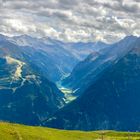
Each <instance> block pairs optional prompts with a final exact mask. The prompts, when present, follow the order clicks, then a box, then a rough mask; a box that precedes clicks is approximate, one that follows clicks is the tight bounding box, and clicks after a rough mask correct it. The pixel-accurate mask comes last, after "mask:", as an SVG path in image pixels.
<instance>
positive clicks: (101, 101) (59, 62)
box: [0, 35, 140, 131]
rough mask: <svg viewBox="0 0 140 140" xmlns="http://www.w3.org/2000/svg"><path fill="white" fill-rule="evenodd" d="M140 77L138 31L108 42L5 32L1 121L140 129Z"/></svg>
mask: <svg viewBox="0 0 140 140" xmlns="http://www.w3.org/2000/svg"><path fill="white" fill-rule="evenodd" d="M139 77H140V38H138V37H135V36H127V37H125V38H124V39H122V40H120V41H119V42H117V43H114V44H106V43H103V42H96V43H94V42H87V43H83V42H78V43H66V42H62V41H59V40H53V39H51V38H33V37H30V36H27V35H22V36H15V37H7V36H3V35H0V120H4V121H10V122H17V123H23V124H29V125H43V126H48V127H53V128H61V129H71V130H99V129H113V130H131V131H136V130H138V131H139V130H140V110H139V106H140V103H139V99H140V95H139V92H140V88H139V87H140V78H139ZM58 83H59V86H58ZM58 88H60V89H61V88H64V89H66V90H69V91H71V92H70V93H63V92H64V91H63V90H60V89H58ZM72 97H74V98H72ZM67 98H72V100H69V99H67ZM67 100H69V102H66V101H67Z"/></svg>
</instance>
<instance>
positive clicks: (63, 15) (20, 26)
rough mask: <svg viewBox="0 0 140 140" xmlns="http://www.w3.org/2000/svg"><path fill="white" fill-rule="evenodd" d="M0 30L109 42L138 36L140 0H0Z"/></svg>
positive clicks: (12, 34) (74, 39) (10, 33)
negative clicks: (129, 36)
mask: <svg viewBox="0 0 140 140" xmlns="http://www.w3.org/2000/svg"><path fill="white" fill-rule="evenodd" d="M0 33H1V34H4V35H9V36H14V35H22V34H27V35H30V36H35V37H51V38H53V39H58V40H62V41H66V42H78V41H84V42H88V41H103V42H107V43H112V42H116V41H118V40H120V39H122V38H123V37H125V36H127V35H135V36H139V35H140V0H0Z"/></svg>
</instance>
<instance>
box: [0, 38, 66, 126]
mask: <svg viewBox="0 0 140 140" xmlns="http://www.w3.org/2000/svg"><path fill="white" fill-rule="evenodd" d="M32 53H35V51H34V50H31V51H30V50H29V49H25V50H24V48H22V47H20V46H16V45H14V44H12V43H10V42H8V41H7V40H5V39H2V40H1V41H0V120H6V121H11V122H18V123H24V124H32V125H40V124H41V121H42V120H43V119H46V118H47V117H48V116H49V115H50V114H52V113H53V112H55V111H56V110H58V109H59V108H60V107H62V106H63V105H64V101H63V94H62V93H61V92H60V91H59V90H58V89H57V87H56V86H55V85H54V84H53V83H51V82H50V81H49V80H48V79H47V78H46V77H45V76H44V75H43V74H42V72H40V71H39V70H38V67H37V65H35V63H34V62H35V61H34V60H32V59H31V58H33V56H32ZM40 57H41V56H40ZM29 58H30V59H29ZM37 58H38V57H37V56H36V59H37ZM39 60H41V59H39ZM46 61H47V60H46ZM52 67H53V66H52Z"/></svg>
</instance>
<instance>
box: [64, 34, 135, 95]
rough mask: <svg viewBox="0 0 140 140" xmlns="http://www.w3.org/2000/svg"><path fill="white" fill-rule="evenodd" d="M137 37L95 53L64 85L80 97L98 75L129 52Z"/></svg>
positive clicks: (79, 64)
mask: <svg viewBox="0 0 140 140" xmlns="http://www.w3.org/2000/svg"><path fill="white" fill-rule="evenodd" d="M136 39H137V37H134V36H129V37H126V38H124V39H123V40H121V41H120V42H117V43H115V44H113V45H110V46H108V47H106V48H104V49H101V50H100V51H94V52H93V53H91V54H90V55H89V56H88V57H87V58H86V59H85V60H84V61H81V62H80V63H78V64H77V66H76V67H75V68H74V70H73V71H72V73H71V75H70V76H69V77H67V78H66V79H64V80H63V82H62V85H63V86H64V87H67V88H70V89H71V90H73V91H74V92H75V95H77V94H78V95H79V94H81V93H82V92H84V90H85V89H86V88H87V87H88V86H89V85H90V84H91V83H93V82H94V81H96V79H98V75H100V73H101V72H102V71H103V70H104V69H106V68H107V67H109V66H110V65H111V64H112V63H113V62H114V61H117V60H118V59H120V57H122V56H123V55H125V54H126V52H127V51H129V50H130V49H131V48H132V46H133V43H134V42H135V40H136Z"/></svg>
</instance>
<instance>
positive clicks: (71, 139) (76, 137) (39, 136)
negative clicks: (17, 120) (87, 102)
mask: <svg viewBox="0 0 140 140" xmlns="http://www.w3.org/2000/svg"><path fill="white" fill-rule="evenodd" d="M102 135H104V136H102ZM102 139H103V140H129V139H130V140H140V133H129V134H128V133H127V132H115V131H104V132H103V131H96V132H83V131H66V130H56V129H50V128H44V127H32V126H24V125H18V124H10V123H3V122H0V140H102Z"/></svg>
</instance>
